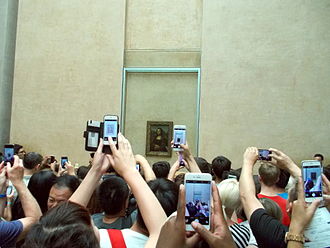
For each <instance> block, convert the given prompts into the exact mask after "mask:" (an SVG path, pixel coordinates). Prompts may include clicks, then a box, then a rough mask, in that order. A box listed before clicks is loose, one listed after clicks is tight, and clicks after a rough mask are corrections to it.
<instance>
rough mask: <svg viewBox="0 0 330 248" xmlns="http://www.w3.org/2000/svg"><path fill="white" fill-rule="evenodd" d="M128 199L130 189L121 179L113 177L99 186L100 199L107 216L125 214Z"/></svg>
mask: <svg viewBox="0 0 330 248" xmlns="http://www.w3.org/2000/svg"><path fill="white" fill-rule="evenodd" d="M128 197H129V188H128V186H127V183H126V182H125V181H124V179H122V178H121V177H118V176H111V177H109V178H108V179H106V180H104V181H103V182H102V183H101V184H100V186H99V190H98V199H99V202H100V205H101V207H102V209H103V211H104V212H105V214H106V215H116V214H123V213H125V209H126V208H127V206H128Z"/></svg>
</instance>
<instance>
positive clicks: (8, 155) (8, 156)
mask: <svg viewBox="0 0 330 248" xmlns="http://www.w3.org/2000/svg"><path fill="white" fill-rule="evenodd" d="M4 160H5V162H12V161H14V148H12V147H5V149H4Z"/></svg>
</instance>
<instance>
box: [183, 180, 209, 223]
mask: <svg viewBox="0 0 330 248" xmlns="http://www.w3.org/2000/svg"><path fill="white" fill-rule="evenodd" d="M185 188H186V210H185V216H186V217H185V219H186V224H191V222H193V221H195V222H198V223H200V224H202V225H210V220H209V218H210V210H211V205H210V197H211V182H210V181H199V180H187V181H186V183H185Z"/></svg>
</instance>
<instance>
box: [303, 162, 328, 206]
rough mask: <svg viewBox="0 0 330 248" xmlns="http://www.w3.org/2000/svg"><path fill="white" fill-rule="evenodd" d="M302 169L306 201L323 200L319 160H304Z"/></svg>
mask: <svg viewBox="0 0 330 248" xmlns="http://www.w3.org/2000/svg"><path fill="white" fill-rule="evenodd" d="M301 169H302V176H303V180H304V192H305V201H306V202H312V201H314V200H317V199H319V200H323V196H322V165H321V162H320V161H318V160H303V161H302V162H301Z"/></svg>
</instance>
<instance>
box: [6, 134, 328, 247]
mask: <svg viewBox="0 0 330 248" xmlns="http://www.w3.org/2000/svg"><path fill="white" fill-rule="evenodd" d="M102 148H103V142H100V145H99V147H98V149H97V151H96V152H95V154H92V156H91V157H92V159H91V161H90V164H89V165H88V166H80V167H79V168H74V166H73V165H71V163H70V162H68V163H66V164H65V166H64V168H62V166H59V165H58V162H57V161H56V160H55V161H52V159H51V157H50V156H44V157H43V156H41V155H40V154H38V153H36V152H28V153H26V152H25V151H24V148H23V147H22V146H19V145H15V156H14V162H13V163H9V162H8V163H4V162H1V164H0V217H1V221H0V247H1V248H6V247H25V248H27V247H30V248H35V247H49V248H50V247H52V248H57V247H61V248H64V247H70V248H75V247H77V248H78V247H115V248H117V247H118V248H119V247H128V248H130V247H168V248H172V247H173V248H176V247H231V248H234V247H266V248H271V247H276V248H281V247H304V243H305V242H314V241H315V240H313V238H311V237H307V236H306V235H305V236H304V232H305V229H306V228H307V227H308V225H309V223H310V222H311V220H312V219H313V216H314V215H316V214H315V213H316V212H318V211H326V215H325V216H326V218H328V223H330V219H329V216H330V214H329V210H330V198H329V194H330V182H329V178H330V175H329V170H330V167H329V166H324V174H323V175H322V181H323V198H324V200H323V201H322V202H321V201H319V200H315V201H313V202H312V203H311V204H307V203H306V201H305V194H304V189H303V181H302V179H301V169H300V168H299V167H298V166H297V165H296V163H294V162H293V161H292V160H291V159H290V157H289V156H287V155H286V154H285V153H283V152H282V151H279V150H277V149H269V150H270V151H271V152H272V153H271V154H270V155H269V157H270V161H258V158H259V157H258V149H257V148H255V147H249V148H247V149H246V151H245V153H244V154H242V167H241V168H240V169H236V170H234V169H232V165H231V161H230V160H229V159H228V158H226V157H224V156H218V157H216V158H214V159H213V161H212V163H208V162H207V161H206V160H205V159H203V158H200V157H197V158H196V157H193V155H192V154H191V153H190V151H189V147H188V145H181V148H182V149H183V151H182V152H180V155H178V160H177V161H176V162H175V163H174V164H173V165H172V166H171V165H170V164H169V163H168V162H166V161H159V162H157V163H154V164H153V165H152V166H151V165H150V164H149V163H148V161H147V159H146V158H145V157H144V156H142V155H134V154H133V150H132V147H131V145H130V143H129V141H128V140H127V139H126V138H125V137H124V136H123V135H121V134H119V136H118V146H117V147H116V145H115V144H114V143H113V142H112V140H111V139H110V149H111V152H112V154H111V155H110V154H105V153H102ZM314 159H316V160H321V159H322V160H323V156H322V155H321V154H316V156H315V158H314ZM86 164H87V162H86ZM137 164H138V165H139V166H138V167H137V166H136V165H137ZM256 164H258V166H260V167H259V175H254V174H253V168H254V166H255V165H256ZM187 172H193V173H210V174H212V176H213V182H212V200H211V201H212V202H211V209H209V207H208V206H207V209H206V204H205V203H203V202H196V204H195V203H189V204H188V202H186V201H185V199H186V198H185V187H184V185H183V182H184V176H185V173H187ZM188 212H189V213H195V214H196V213H199V214H204V215H205V216H208V215H209V214H207V215H206V214H205V213H210V221H211V227H210V230H207V229H206V228H205V227H204V226H203V225H201V224H200V223H198V222H192V224H191V225H192V227H193V230H194V231H189V232H187V231H186V223H185V216H186V215H187V213H188ZM324 228H326V227H324ZM321 229H322V227H321ZM328 230H329V229H328ZM323 235H324V236H325V237H324V238H325V241H324V242H325V243H324V244H325V246H322V247H328V246H327V245H329V243H327V242H329V241H327V240H329V238H326V235H327V236H328V237H329V233H325V234H323ZM326 239H327V240H326ZM318 241H319V242H321V243H320V244H323V243H322V238H321V239H320V240H318ZM320 248H321V246H320Z"/></svg>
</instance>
